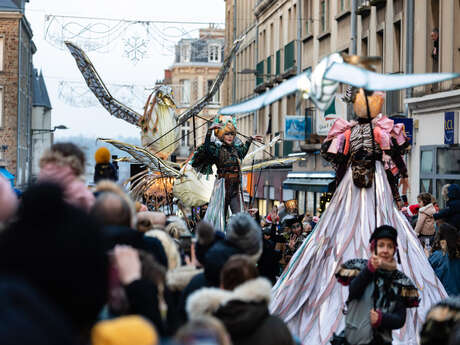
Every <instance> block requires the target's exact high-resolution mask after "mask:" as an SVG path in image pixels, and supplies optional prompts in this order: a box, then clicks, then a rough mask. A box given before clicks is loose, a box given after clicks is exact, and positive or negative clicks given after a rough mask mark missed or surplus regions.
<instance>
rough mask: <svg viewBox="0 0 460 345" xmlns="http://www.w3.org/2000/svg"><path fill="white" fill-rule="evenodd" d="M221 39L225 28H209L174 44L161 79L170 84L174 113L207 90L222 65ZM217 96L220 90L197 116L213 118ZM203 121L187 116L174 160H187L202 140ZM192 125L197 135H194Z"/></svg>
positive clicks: (182, 109) (203, 131) (219, 104)
mask: <svg viewBox="0 0 460 345" xmlns="http://www.w3.org/2000/svg"><path fill="white" fill-rule="evenodd" d="M224 42H225V41H224V30H223V29H217V28H215V27H209V28H205V29H200V30H199V37H198V38H191V39H182V40H180V41H179V43H178V44H177V46H176V54H175V59H174V63H173V64H172V66H171V67H170V68H169V69H168V70H166V71H165V79H164V80H163V81H161V82H160V83H163V84H167V85H170V86H172V88H173V91H174V100H175V102H176V105H177V109H176V112H177V114H181V113H183V112H184V111H186V110H187V109H188V108H189V107H190V106H192V105H193V104H195V103H196V102H198V101H199V100H200V99H201V98H202V97H204V96H205V95H206V93H207V92H208V89H209V88H210V87H211V85H212V83H213V82H214V79H215V78H216V76H217V74H218V73H219V70H220V68H221V66H222V62H223V59H224V56H223V48H224ZM220 98H221V97H220V91H219V92H218V93H217V94H216V95H215V96H214V98H213V100H212V102H211V103H210V104H208V105H207V106H206V107H205V108H204V109H203V111H202V112H201V113H200V115H199V116H201V117H203V118H206V119H213V118H214V116H215V115H217V111H218V109H219V108H220V107H221V101H220ZM204 122H205V121H204V120H202V119H200V118H195V124H194V123H193V119H189V120H188V121H187V123H186V124H185V125H184V126H182V127H181V139H180V145H179V147H178V149H177V150H176V152H175V155H176V160H177V161H184V160H186V159H187V158H188V157H189V155H190V154H191V153H192V152H193V149H194V146H195V145H200V144H201V143H202V142H203V140H204V136H205V134H206V129H207V126H206V125H205V123H204ZM194 126H195V128H196V131H195V133H196V138H195V137H194V136H193V127H194ZM187 133H188V134H187Z"/></svg>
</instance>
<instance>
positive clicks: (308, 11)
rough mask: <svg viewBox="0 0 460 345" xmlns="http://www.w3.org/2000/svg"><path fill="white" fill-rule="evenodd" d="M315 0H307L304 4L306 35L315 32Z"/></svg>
mask: <svg viewBox="0 0 460 345" xmlns="http://www.w3.org/2000/svg"><path fill="white" fill-rule="evenodd" d="M312 6H313V0H305V2H304V4H303V20H304V21H305V32H304V33H303V34H304V35H305V36H306V35H309V34H312V33H313V18H312V13H313V10H312Z"/></svg>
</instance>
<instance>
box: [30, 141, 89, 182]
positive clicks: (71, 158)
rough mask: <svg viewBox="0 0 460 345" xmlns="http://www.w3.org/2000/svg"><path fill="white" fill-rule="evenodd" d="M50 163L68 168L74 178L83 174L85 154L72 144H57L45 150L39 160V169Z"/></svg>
mask: <svg viewBox="0 0 460 345" xmlns="http://www.w3.org/2000/svg"><path fill="white" fill-rule="evenodd" d="M50 163H52V164H56V165H59V166H69V167H70V168H72V171H73V173H74V175H75V176H80V175H83V174H84V173H85V154H84V153H83V151H82V150H80V148H79V147H78V146H77V145H75V144H73V143H57V144H54V145H53V146H51V147H50V148H49V149H48V150H46V151H45V153H44V154H43V155H42V156H41V158H40V163H39V165H40V169H42V168H43V167H44V166H45V165H46V164H50Z"/></svg>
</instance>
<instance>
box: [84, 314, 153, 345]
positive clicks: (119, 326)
mask: <svg viewBox="0 0 460 345" xmlns="http://www.w3.org/2000/svg"><path fill="white" fill-rule="evenodd" d="M91 340H92V341H91V342H92V344H93V345H131V344H136V345H156V344H157V343H158V335H157V333H156V331H155V329H154V328H153V326H152V325H151V324H150V323H149V322H148V321H147V320H145V319H144V318H142V317H140V316H136V315H130V316H122V317H119V318H116V319H113V320H107V321H101V322H99V323H97V324H96V325H95V326H94V327H93V330H92V331H91Z"/></svg>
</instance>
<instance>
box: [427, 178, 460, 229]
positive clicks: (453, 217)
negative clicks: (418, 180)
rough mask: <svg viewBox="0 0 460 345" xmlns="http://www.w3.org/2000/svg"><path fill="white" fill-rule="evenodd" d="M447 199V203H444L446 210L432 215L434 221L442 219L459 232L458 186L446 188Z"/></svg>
mask: <svg viewBox="0 0 460 345" xmlns="http://www.w3.org/2000/svg"><path fill="white" fill-rule="evenodd" d="M447 197H448V198H449V201H447V203H446V208H443V209H442V210H440V211H439V212H438V213H435V214H434V215H433V217H434V219H435V220H438V219H442V220H444V221H446V222H447V223H449V224H450V225H452V226H454V227H456V228H457V231H460V186H459V185H458V184H451V185H450V186H449V187H448V188H447Z"/></svg>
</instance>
